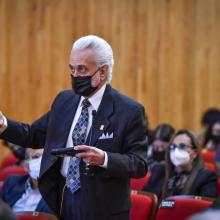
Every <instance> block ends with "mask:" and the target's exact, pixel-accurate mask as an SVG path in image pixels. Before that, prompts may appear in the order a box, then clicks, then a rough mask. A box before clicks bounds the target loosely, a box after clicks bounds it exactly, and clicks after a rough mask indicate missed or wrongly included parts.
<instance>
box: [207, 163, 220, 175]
mask: <svg viewBox="0 0 220 220" xmlns="http://www.w3.org/2000/svg"><path fill="white" fill-rule="evenodd" d="M204 167H205V168H207V169H208V170H211V171H213V172H215V173H217V172H218V167H217V164H216V163H215V162H212V161H204Z"/></svg>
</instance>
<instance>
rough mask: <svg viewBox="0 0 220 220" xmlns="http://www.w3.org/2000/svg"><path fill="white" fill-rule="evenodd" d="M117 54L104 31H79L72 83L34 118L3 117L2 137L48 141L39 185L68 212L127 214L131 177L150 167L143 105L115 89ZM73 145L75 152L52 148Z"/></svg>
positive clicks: (91, 218)
mask: <svg viewBox="0 0 220 220" xmlns="http://www.w3.org/2000/svg"><path fill="white" fill-rule="evenodd" d="M113 65H114V58H113V52H112V48H111V46H110V45H109V44H108V43H107V42H106V41H105V40H104V39H102V38H100V37H97V36H93V35H89V36H85V37H81V38H79V39H78V40H77V41H76V42H75V43H74V44H73V47H72V51H71V54H70V62H69V67H70V75H71V80H72V87H73V90H68V91H63V92H61V93H60V94H59V95H58V96H57V97H56V99H55V100H54V102H53V105H52V107H51V109H50V111H49V112H48V113H46V114H45V115H43V116H42V117H41V118H39V119H38V120H36V121H35V122H34V123H33V124H32V125H27V124H24V123H18V122H15V121H12V120H10V119H8V118H6V117H5V116H3V115H1V117H0V132H1V134H0V138H3V139H6V140H8V141H11V142H13V143H17V144H19V145H21V146H31V147H33V148H35V147H36V148H37V146H44V154H43V158H42V163H41V172H40V178H39V188H40V191H41V193H42V195H43V197H44V199H45V200H46V201H47V203H48V204H49V206H50V207H51V209H52V210H54V212H56V213H57V215H58V216H59V217H60V219H62V220H99V219H100V220H103V219H105V220H128V219H129V209H130V178H139V177H143V176H144V175H145V174H146V172H147V164H146V157H147V155H146V154H147V137H146V130H147V125H146V120H145V113H144V107H143V106H142V105H140V104H138V103H137V102H135V101H133V100H132V99H130V98H128V97H126V96H124V95H122V94H120V93H119V92H118V91H116V90H115V89H113V88H112V87H111V86H110V85H109V82H110V80H111V78H112V69H113ZM68 147H74V149H75V150H76V151H78V153H77V154H76V155H75V156H74V157H64V158H60V157H56V156H53V155H51V151H52V150H53V149H65V148H68Z"/></svg>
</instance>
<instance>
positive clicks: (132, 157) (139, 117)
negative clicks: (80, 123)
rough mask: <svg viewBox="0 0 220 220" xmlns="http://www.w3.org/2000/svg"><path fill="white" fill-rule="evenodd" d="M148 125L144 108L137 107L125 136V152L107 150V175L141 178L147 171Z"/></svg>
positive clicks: (131, 115) (131, 116)
mask: <svg viewBox="0 0 220 220" xmlns="http://www.w3.org/2000/svg"><path fill="white" fill-rule="evenodd" d="M146 133H147V125H146V120H145V114H144V108H142V107H139V108H136V111H134V112H132V114H130V120H129V121H128V124H127V129H126V130H125V132H124V137H122V138H123V149H124V150H123V153H113V152H107V154H108V166H107V169H106V170H105V176H106V177H118V178H140V177H143V176H144V175H145V174H146V172H147V163H146V161H147V134H146Z"/></svg>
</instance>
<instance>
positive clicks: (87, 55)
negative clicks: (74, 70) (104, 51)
mask: <svg viewBox="0 0 220 220" xmlns="http://www.w3.org/2000/svg"><path fill="white" fill-rule="evenodd" d="M87 62H95V54H94V52H93V51H92V50H91V49H74V50H73V51H72V52H71V55H70V64H77V65H80V64H84V63H87Z"/></svg>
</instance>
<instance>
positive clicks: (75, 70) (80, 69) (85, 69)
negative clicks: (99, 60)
mask: <svg viewBox="0 0 220 220" xmlns="http://www.w3.org/2000/svg"><path fill="white" fill-rule="evenodd" d="M69 67H70V71H71V73H72V74H73V75H75V74H76V73H80V74H86V73H88V71H89V70H88V67H86V66H85V65H78V66H72V65H69Z"/></svg>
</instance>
